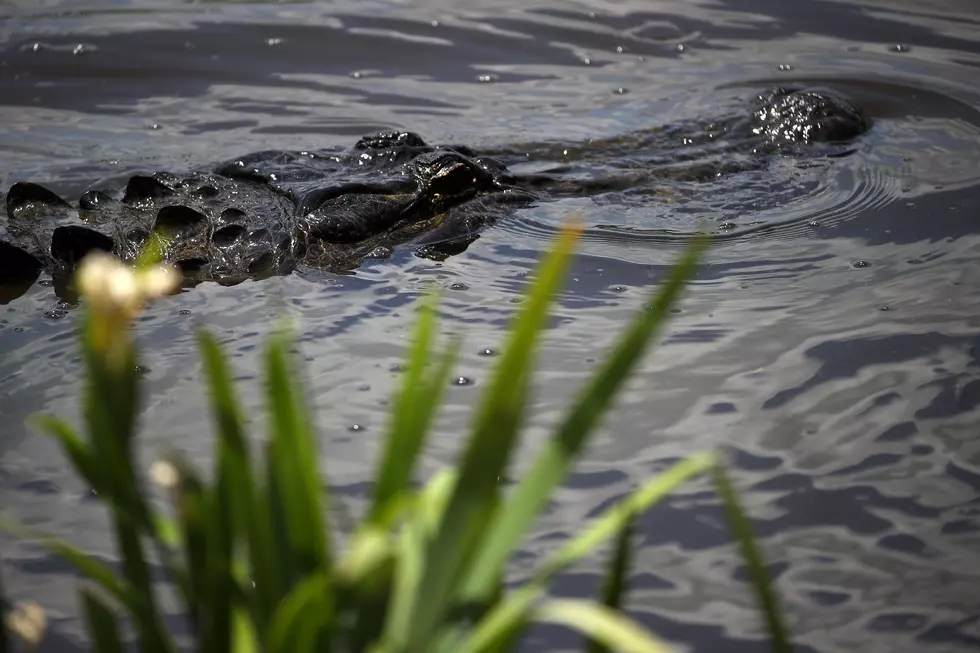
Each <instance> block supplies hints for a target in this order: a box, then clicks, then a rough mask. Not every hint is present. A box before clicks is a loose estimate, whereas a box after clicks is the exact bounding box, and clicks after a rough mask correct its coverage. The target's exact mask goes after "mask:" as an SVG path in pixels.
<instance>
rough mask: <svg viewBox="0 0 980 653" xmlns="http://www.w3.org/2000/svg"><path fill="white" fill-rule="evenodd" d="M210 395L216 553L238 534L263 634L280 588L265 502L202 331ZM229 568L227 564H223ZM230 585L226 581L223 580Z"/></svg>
mask: <svg viewBox="0 0 980 653" xmlns="http://www.w3.org/2000/svg"><path fill="white" fill-rule="evenodd" d="M198 341H199V346H200V348H201V355H202V358H203V361H204V371H205V374H206V381H207V385H208V388H209V391H210V397H211V406H212V413H213V414H214V416H215V419H216V422H217V427H218V445H217V446H218V455H217V457H216V466H217V467H216V470H215V478H216V479H217V480H216V486H215V490H216V495H217V501H216V503H215V508H216V511H217V514H216V515H215V518H216V519H219V520H221V521H220V523H221V528H219V534H221V536H222V542H221V545H220V551H221V555H222V556H227V557H228V560H229V561H230V560H231V556H232V555H233V554H234V550H233V543H234V542H235V541H236V536H237V535H241V536H243V537H245V538H246V539H247V541H248V556H249V566H250V569H249V572H248V574H249V576H250V577H251V580H252V581H253V582H254V583H255V587H254V590H253V591H251V592H248V596H249V597H250V598H251V600H252V614H253V617H254V618H255V619H256V620H257V622H258V623H257V624H256V627H257V628H258V629H259V632H265V629H266V628H267V627H268V620H269V619H270V618H271V616H272V612H273V611H274V609H275V605H276V603H277V602H278V601H279V599H281V598H282V596H283V593H284V592H285V588H284V586H283V584H282V582H281V579H280V578H279V577H278V576H277V574H276V573H275V569H276V566H275V565H274V564H273V563H272V560H271V557H272V550H273V543H272V540H271V537H270V533H269V524H268V523H267V521H266V516H267V515H268V505H267V504H266V497H265V496H264V494H263V493H261V492H259V490H258V488H257V487H256V479H255V473H254V471H253V469H252V464H251V458H250V455H249V448H248V442H247V439H246V436H245V426H244V422H245V420H244V417H243V416H242V410H241V407H240V405H239V402H238V399H237V397H236V395H235V391H234V388H233V386H232V381H231V374H230V372H229V369H228V362H227V359H226V357H225V355H224V353H223V352H222V350H221V346H220V345H219V344H218V342H217V340H216V339H215V338H214V337H213V336H212V335H210V334H209V333H207V332H205V331H201V332H200V333H199V335H198ZM229 564H230V563H229ZM229 580H230V578H229Z"/></svg>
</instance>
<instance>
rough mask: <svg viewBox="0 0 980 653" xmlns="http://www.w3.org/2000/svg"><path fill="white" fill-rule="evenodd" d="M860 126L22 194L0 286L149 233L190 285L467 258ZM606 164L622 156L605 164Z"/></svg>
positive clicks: (748, 124) (129, 251) (812, 120)
mask: <svg viewBox="0 0 980 653" xmlns="http://www.w3.org/2000/svg"><path fill="white" fill-rule="evenodd" d="M869 126H870V122H869V120H868V119H867V118H866V117H865V115H864V114H863V113H862V112H861V110H860V109H859V108H858V107H856V106H855V105H854V104H852V103H851V102H850V101H849V100H847V99H846V98H844V97H842V96H840V95H839V94H837V93H835V92H832V91H826V90H808V89H801V88H781V89H775V90H772V91H770V92H768V93H765V94H763V95H760V96H757V97H756V99H755V104H754V107H753V111H752V112H751V114H748V115H746V114H745V113H743V114H742V115H741V116H738V117H736V118H734V119H732V120H730V121H728V122H718V123H712V124H710V125H705V124H701V125H697V126H695V128H693V129H688V130H687V131H685V132H684V135H683V138H682V139H678V138H677V134H676V133H674V134H670V135H667V136H665V132H664V130H651V131H649V132H637V133H634V134H631V135H628V136H625V137H621V138H618V139H613V140H609V141H603V142H598V141H592V142H590V143H588V144H587V145H582V146H580V147H579V148H577V149H575V150H574V151H573V152H572V154H569V153H568V150H567V149H562V150H561V153H562V157H559V158H564V159H569V158H572V159H574V160H575V161H577V162H578V163H579V164H581V163H582V162H583V161H584V162H586V163H588V162H591V163H595V162H597V161H599V162H600V163H601V165H599V166H598V167H596V166H595V165H593V166H592V167H591V168H588V169H587V174H585V175H583V174H579V173H580V172H581V169H580V168H575V167H574V166H564V167H562V168H560V169H555V170H550V171H548V172H547V173H537V174H527V175H517V174H514V173H513V172H512V171H511V170H510V169H509V167H508V164H509V163H511V162H516V161H527V160H528V159H529V158H533V157H540V158H543V159H548V158H554V157H553V152H549V146H546V145H545V146H541V147H539V148H538V149H537V150H534V148H532V147H524V148H522V149H521V150H519V151H517V150H500V151H497V152H489V153H486V154H479V153H477V152H474V151H473V150H471V149H470V148H468V147H462V146H447V147H438V148H437V147H432V146H429V145H427V144H426V143H425V142H424V141H423V140H422V138H420V137H419V136H418V135H416V134H414V133H411V132H400V133H398V132H391V133H378V134H375V135H373V136H367V137H365V138H362V139H361V140H360V141H358V142H357V144H355V145H354V146H353V148H351V149H349V150H346V151H344V150H335V151H310V152H283V151H267V152H259V153H255V154H250V155H248V156H245V157H243V158H241V159H237V160H234V161H231V162H226V163H223V164H221V165H218V166H216V167H214V168H212V169H209V170H203V171H198V172H192V173H190V174H187V175H180V176H178V175H173V174H170V173H165V172H158V173H154V174H151V175H137V176H134V177H132V178H130V179H129V182H128V183H127V185H126V187H125V189H122V190H120V191H118V192H115V193H110V192H106V191H102V190H90V191H88V192H86V193H84V194H83V195H82V197H81V199H80V200H79V202H78V205H77V207H76V206H72V205H70V204H69V203H68V202H66V201H65V200H63V199H62V198H60V197H59V196H57V195H56V194H54V193H53V192H51V191H49V190H47V189H46V188H44V187H42V186H39V185H36V184H33V183H29V182H18V183H16V184H14V185H13V186H12V187H11V188H10V190H9V192H8V193H7V199H6V210H7V221H6V223H2V222H0V285H8V286H10V285H13V286H19V287H22V288H24V289H26V287H29V286H30V285H31V284H33V283H34V281H35V280H36V279H37V278H38V276H39V274H40V272H41V271H42V270H43V269H44V268H48V269H51V270H52V271H63V270H70V269H71V268H72V267H73V266H74V265H75V264H76V263H77V262H78V261H79V260H81V258H82V257H83V256H85V254H87V253H88V252H90V251H92V250H104V251H109V252H113V253H115V254H116V255H118V256H120V257H121V258H123V259H124V260H133V259H134V258H135V256H136V255H137V253H138V252H139V251H140V249H141V247H142V246H143V245H144V243H145V242H146V240H147V238H149V237H150V235H151V233H157V234H160V235H162V236H163V237H164V238H165V239H166V242H167V243H169V246H168V248H167V253H166V258H167V260H168V261H169V262H171V263H172V264H174V265H176V266H178V267H179V268H180V269H181V270H182V271H183V272H184V273H185V276H186V277H187V278H188V280H189V281H191V282H193V281H199V280H215V281H222V282H234V281H237V280H241V279H245V278H249V277H258V276H263V275H271V274H284V273H288V272H290V271H291V270H292V269H294V268H295V267H296V266H297V265H308V266H314V267H321V268H326V269H331V270H351V269H354V268H356V267H357V266H358V265H359V264H360V262H361V261H363V259H364V258H365V257H368V256H372V255H375V256H377V255H380V254H383V253H384V252H385V251H390V248H392V247H394V246H396V245H399V244H403V243H413V244H414V245H415V246H416V248H417V249H416V252H417V254H418V255H420V256H426V257H431V258H443V257H445V256H448V255H451V254H453V253H457V252H460V251H462V250H463V249H465V248H466V246H468V244H469V243H471V242H472V241H473V240H474V239H475V238H477V237H478V234H479V232H480V230H481V229H482V228H484V227H485V226H487V225H489V224H491V223H492V222H493V221H494V220H496V219H497V218H499V217H500V216H501V215H503V214H504V213H506V211H507V210H509V209H508V207H512V206H514V205H528V204H531V203H533V202H536V201H542V200H547V199H554V198H558V197H568V196H576V195H597V194H601V193H604V192H608V191H610V190H623V189H627V188H630V187H631V186H635V185H638V184H642V183H645V182H646V183H650V182H653V183H656V182H658V181H659V180H662V179H664V178H677V177H681V178H685V179H689V180H697V179H711V178H714V177H715V176H717V175H719V174H722V173H725V172H731V171H738V170H745V169H748V168H753V167H763V166H765V165H766V160H767V157H768V156H769V155H770V154H772V153H774V152H778V151H786V149H787V148H788V149H793V148H797V147H799V146H801V145H803V146H806V145H809V144H812V143H818V142H820V143H846V142H847V141H850V140H851V139H853V138H854V137H856V136H858V135H860V134H862V133H864V132H865V131H866V130H867V129H868V128H869ZM658 139H659V140H658ZM667 140H670V141H671V142H675V143H676V142H677V141H678V140H680V141H681V142H683V144H684V145H685V146H686V147H687V150H685V151H681V150H679V149H677V148H676V146H675V148H674V149H672V150H670V151H669V152H667V154H666V158H665V159H662V160H661V161H658V160H656V157H652V158H651V157H647V158H643V157H642V156H641V157H638V158H636V157H633V158H629V157H627V160H628V161H629V163H628V164H624V163H623V161H622V158H623V157H622V155H623V154H624V153H634V152H640V151H650V150H651V149H652V150H655V151H658V152H664V151H666V150H667V149H668V148H666V147H662V146H664V145H665V144H666V142H667ZM698 147H700V148H701V149H700V150H698ZM706 147H707V148H712V147H713V148H714V151H716V153H720V154H721V155H723V156H722V158H721V159H719V160H716V161H715V162H712V163H710V164H708V165H706V164H704V160H703V158H701V159H698V161H699V162H700V163H698V165H689V166H684V165H680V166H677V165H669V164H676V163H677V162H684V161H685V160H687V161H693V160H695V159H696V158H697V157H696V156H693V155H690V152H693V151H700V152H702V153H703V151H704V149H705V148H706ZM551 149H554V147H553V146H551ZM684 152H688V154H685V153H684ZM613 154H615V155H618V156H619V157H620V158H619V159H617V160H616V161H612V162H610V161H611V157H612V155H613ZM733 154H737V155H738V156H732V155H733ZM597 170H598V172H597ZM379 252H380V254H379Z"/></svg>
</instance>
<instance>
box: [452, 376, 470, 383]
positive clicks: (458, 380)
mask: <svg viewBox="0 0 980 653" xmlns="http://www.w3.org/2000/svg"><path fill="white" fill-rule="evenodd" d="M473 383H475V381H474V380H473V379H471V378H470V377H468V376H457V377H456V378H455V379H453V385H473Z"/></svg>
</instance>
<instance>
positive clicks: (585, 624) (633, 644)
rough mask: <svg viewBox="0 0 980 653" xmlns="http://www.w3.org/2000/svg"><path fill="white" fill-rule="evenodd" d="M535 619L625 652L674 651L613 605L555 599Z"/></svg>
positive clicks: (540, 608) (654, 652) (537, 613)
mask: <svg viewBox="0 0 980 653" xmlns="http://www.w3.org/2000/svg"><path fill="white" fill-rule="evenodd" d="M533 619H534V621H538V622H542V623H553V624H559V625H562V626H567V627H569V628H573V629H575V630H577V631H579V632H580V633H582V634H583V635H586V636H587V637H588V638H589V639H592V640H595V641H598V642H601V643H602V644H603V646H605V647H606V648H607V649H611V650H616V651H621V652H622V653H673V649H671V648H670V647H669V646H668V645H667V644H666V643H665V642H662V641H660V640H658V639H657V638H655V637H654V636H653V635H652V634H650V633H649V631H647V630H646V629H645V628H642V627H640V626H639V625H638V624H636V623H635V622H634V621H632V620H631V619H628V618H627V617H626V616H625V615H623V614H622V613H620V612H617V611H616V610H613V609H612V608H609V607H607V606H604V605H600V604H598V603H593V602H591V601H579V600H570V599H554V600H551V601H545V602H543V603H542V604H541V605H539V606H538V607H537V608H536V609H535V610H534V615H533Z"/></svg>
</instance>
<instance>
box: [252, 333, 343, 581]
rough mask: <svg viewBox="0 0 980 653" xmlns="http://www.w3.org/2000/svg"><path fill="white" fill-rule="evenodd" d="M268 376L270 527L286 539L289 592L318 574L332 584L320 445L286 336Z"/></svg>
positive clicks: (272, 347)
mask: <svg viewBox="0 0 980 653" xmlns="http://www.w3.org/2000/svg"><path fill="white" fill-rule="evenodd" d="M266 375H267V382H266V391H267V393H268V399H269V405H270V409H271V418H272V437H271V440H270V443H269V450H268V456H269V459H268V470H269V478H268V484H269V487H268V492H269V497H270V503H269V512H270V517H271V519H272V523H271V524H270V526H271V527H272V529H273V531H274V532H275V531H279V532H275V536H277V537H280V538H284V539H281V540H279V542H278V544H279V548H280V550H279V552H278V553H279V555H280V556H283V561H282V563H281V564H280V569H281V570H283V572H284V573H286V574H288V575H287V577H286V578H285V579H284V580H285V582H284V586H285V587H286V588H292V587H293V586H294V585H295V583H297V582H299V581H300V580H302V579H303V578H305V577H308V576H309V575H310V574H316V573H319V574H321V575H322V578H323V579H324V581H325V582H327V583H329V582H330V578H331V577H330V575H329V572H330V569H331V566H332V552H331V550H330V541H329V533H328V530H327V529H328V527H327V524H326V519H325V514H326V505H325V504H326V503H327V501H328V497H327V490H326V484H323V483H321V478H320V474H319V471H318V468H317V465H318V462H319V459H318V457H317V451H316V439H315V435H314V433H313V429H312V427H311V425H310V420H309V415H308V412H307V410H306V407H305V405H304V404H303V402H302V400H301V396H300V395H301V393H300V391H299V389H298V388H297V387H296V386H297V384H296V383H295V381H294V376H293V373H292V371H291V369H290V365H289V359H288V348H287V338H286V336H285V334H284V333H278V334H275V335H273V336H272V337H271V338H270V342H269V346H268V349H267V358H266ZM283 546H285V547H286V548H285V549H283V548H282V547H283ZM328 594H329V591H328Z"/></svg>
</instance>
